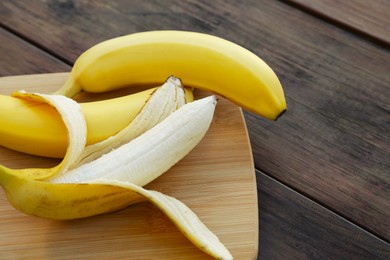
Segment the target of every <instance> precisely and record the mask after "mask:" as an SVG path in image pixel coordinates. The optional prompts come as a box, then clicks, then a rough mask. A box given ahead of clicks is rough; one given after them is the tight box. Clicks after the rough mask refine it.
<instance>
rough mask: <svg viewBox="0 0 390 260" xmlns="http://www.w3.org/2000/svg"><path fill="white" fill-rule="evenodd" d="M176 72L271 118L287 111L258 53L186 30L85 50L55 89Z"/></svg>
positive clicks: (157, 78)
mask: <svg viewBox="0 0 390 260" xmlns="http://www.w3.org/2000/svg"><path fill="white" fill-rule="evenodd" d="M172 74H173V75H175V76H177V77H179V78H181V79H183V80H184V82H183V84H184V85H185V86H190V87H194V88H200V89H205V90H209V91H212V92H215V93H217V94H219V95H221V96H223V97H225V98H227V99H229V100H231V101H232V102H234V103H236V104H237V105H239V106H241V107H243V108H244V109H246V110H249V111H251V112H254V113H256V114H258V115H261V116H263V117H265V118H268V119H272V120H275V119H277V118H278V117H279V116H280V115H281V114H282V113H283V112H284V111H285V110H286V100H285V97H284V93H283V89H282V86H281V84H280V82H279V79H278V77H277V76H276V74H275V73H274V71H273V70H272V69H271V68H270V67H269V66H268V65H267V64H266V63H265V62H264V61H263V60H262V59H260V58H259V57H258V56H256V55H255V54H253V53H252V52H250V51H249V50H247V49H245V48H243V47H241V46H239V45H237V44H234V43H232V42H230V41H227V40H224V39H222V38H218V37H215V36H211V35H207V34H202V33H195V32H185V31H151V32H142V33H135V34H130V35H127V36H123V37H119V38H115V39H111V40H107V41H105V42H102V43H99V44H97V45H95V46H93V47H92V48H90V49H89V50H87V51H85V52H84V53H83V54H82V55H81V56H80V57H79V58H78V59H77V60H76V62H75V64H74V67H73V69H72V71H71V73H70V75H69V77H68V79H67V81H66V83H65V84H64V85H63V86H62V87H61V88H60V89H59V90H58V91H57V92H56V93H57V94H62V95H66V96H68V97H73V96H74V95H76V94H77V93H78V92H80V91H81V90H84V91H87V92H104V91H109V90H114V89H118V88H123V87H128V86H130V85H137V86H138V85H151V84H159V83H161V79H164V78H167V77H168V76H169V75H172Z"/></svg>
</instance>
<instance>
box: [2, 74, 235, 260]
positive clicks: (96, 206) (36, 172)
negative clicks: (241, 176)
mask: <svg viewBox="0 0 390 260" xmlns="http://www.w3.org/2000/svg"><path fill="white" fill-rule="evenodd" d="M170 82H171V83H172V82H174V83H176V85H175V84H164V85H163V86H162V87H161V89H159V90H156V93H160V94H161V96H160V97H158V95H156V94H154V95H153V96H152V98H150V99H149V101H148V104H147V105H145V107H144V109H143V110H149V111H146V112H145V111H143V112H141V113H140V114H139V115H138V116H139V117H141V118H138V119H135V120H134V121H133V122H132V124H133V127H135V128H140V129H143V128H150V129H149V130H147V131H146V132H145V133H143V134H142V135H140V136H138V137H136V138H135V139H132V140H131V141H130V142H128V143H126V144H123V142H122V141H120V142H118V138H119V137H120V140H123V139H122V138H125V139H126V141H128V139H131V138H132V135H131V134H130V135H129V134H128V133H125V132H131V131H132V128H125V129H124V130H122V132H120V133H118V135H117V136H116V137H113V138H111V139H108V140H107V141H106V143H104V145H103V146H102V147H103V150H101V151H100V150H99V149H94V153H92V154H94V156H96V157H98V158H97V159H92V160H91V161H90V162H88V163H85V164H81V165H80V158H83V159H85V158H88V156H89V155H90V154H91V153H87V156H86V157H85V156H83V149H82V148H84V145H85V143H86V133H87V131H86V127H85V125H86V123H85V121H83V120H84V117H83V114H82V110H81V108H80V106H79V105H78V104H77V103H76V102H74V101H72V100H70V99H69V100H68V99H66V98H65V97H63V96H58V95H52V96H51V95H42V94H29V93H24V92H20V93H18V94H17V97H19V98H23V99H32V100H33V101H34V102H37V101H45V102H48V103H49V104H50V105H52V106H53V107H55V109H56V110H57V111H58V112H59V114H60V115H61V118H62V119H63V120H64V123H65V126H66V127H67V129H68V131H69V132H68V135H69V141H70V143H69V149H68V151H67V153H66V155H65V158H64V160H63V161H62V163H61V164H60V166H57V167H54V168H52V169H46V170H45V169H23V170H12V169H9V168H6V167H4V166H0V184H1V186H2V187H3V189H4V190H5V193H6V195H7V198H8V200H9V202H10V203H11V204H12V205H13V206H14V207H15V208H16V209H18V210H20V211H22V212H25V213H27V214H31V215H35V216H39V217H44V218H52V219H74V218H82V217H87V216H91V215H97V214H102V213H107V212H112V211H115V210H118V209H121V208H124V207H127V206H128V205H131V204H134V203H138V202H141V201H145V200H148V201H150V202H152V203H153V204H155V205H156V206H157V207H158V208H160V209H161V210H162V211H163V212H164V213H165V214H166V215H167V216H168V217H169V218H170V219H171V220H172V221H173V223H174V224H175V225H176V226H177V227H178V228H179V229H180V230H181V231H182V232H183V234H184V235H185V236H187V237H188V238H189V239H190V240H191V241H192V242H193V243H194V244H195V245H196V246H198V247H199V248H200V249H201V250H203V251H204V252H206V253H208V254H210V255H212V256H214V257H215V258H218V259H232V256H231V254H230V253H229V251H228V250H227V249H226V248H225V246H224V245H223V244H222V243H221V242H220V241H219V239H218V238H217V237H216V236H215V235H214V234H213V233H212V232H211V231H210V230H209V229H208V228H207V227H206V226H205V225H204V224H203V223H202V222H201V221H200V220H199V218H198V217H197V216H196V215H195V214H194V213H193V212H192V211H191V210H190V209H189V208H188V207H187V206H185V205H184V204H183V203H181V202H180V201H178V200H177V199H175V198H172V197H169V196H167V195H164V194H162V193H159V192H157V191H149V190H146V189H144V188H142V187H141V186H143V185H145V184H147V183H149V182H150V181H152V180H153V179H155V178H157V177H158V176H160V175H161V174H162V173H164V172H165V171H166V170H167V169H169V168H170V167H171V166H173V165H174V164H175V163H176V162H177V161H178V160H180V159H181V158H183V157H184V156H185V155H186V154H187V153H188V152H189V151H190V150H191V149H192V148H194V147H195V146H196V145H197V143H198V142H199V141H200V140H201V139H202V138H203V136H204V134H205V133H206V131H207V129H208V128H209V126H210V124H211V121H212V118H213V113H214V108H215V105H216V99H215V97H214V96H210V97H207V98H203V99H200V100H196V101H194V102H191V103H188V104H184V103H185V98H184V92H183V90H182V88H180V86H178V85H177V83H178V81H177V80H174V79H171V81H170ZM172 90H173V92H174V93H176V94H174V98H172V95H170V94H169V93H172ZM177 93H180V94H177ZM164 96H170V97H171V98H168V99H167V100H166V102H165V103H163V104H162V103H161V102H160V103H159V104H160V106H161V107H162V109H163V110H169V111H172V110H173V111H174V112H172V113H169V112H167V111H164V112H162V113H161V114H159V115H155V113H151V112H156V106H155V105H150V103H152V102H157V103H158V101H160V100H162V98H163V97H164ZM153 97H158V98H154V99H153ZM172 100H173V102H174V103H173V104H169V103H170V102H172ZM176 109H177V110H176ZM164 116H165V117H166V118H162V117H164ZM149 121H150V122H149ZM144 124H146V125H148V126H146V127H144V126H143V125H144ZM150 125H154V126H153V127H151V126H150ZM118 146H119V147H118ZM107 147H109V149H114V150H112V151H108V150H107V149H106V148H107ZM106 152H108V153H106ZM96 153H97V154H98V155H96ZM99 156H100V157H99ZM150 162H153V163H150ZM72 165H73V166H74V168H73V169H72V170H68V169H69V167H70V166H72Z"/></svg>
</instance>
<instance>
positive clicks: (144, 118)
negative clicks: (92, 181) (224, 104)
mask: <svg viewBox="0 0 390 260" xmlns="http://www.w3.org/2000/svg"><path fill="white" fill-rule="evenodd" d="M185 103H186V98H185V92H184V90H183V85H182V83H181V81H180V79H178V78H175V77H173V76H171V77H169V78H168V79H167V81H166V82H165V84H164V85H162V86H161V87H159V88H157V89H156V91H155V92H154V93H153V94H152V95H151V97H150V98H149V100H148V101H147V102H146V104H145V106H144V107H143V108H142V110H141V111H140V113H139V114H138V115H137V116H136V117H135V118H134V119H133V121H131V123H130V124H129V125H128V126H127V127H126V128H124V129H123V130H121V131H120V132H119V133H118V134H116V135H114V136H111V137H109V138H107V139H105V140H103V141H101V142H99V143H96V144H92V145H88V146H87V147H85V149H84V151H83V152H82V154H81V156H80V158H79V159H78V160H77V161H76V162H75V164H74V165H73V166H72V168H75V167H77V166H79V165H83V164H86V163H88V162H91V161H93V160H95V159H97V158H99V157H100V156H101V155H103V154H106V153H108V152H110V151H111V150H114V149H116V148H117V147H119V146H121V145H123V144H125V143H127V142H129V141H131V140H132V139H134V138H136V137H138V136H139V135H141V134H143V133H144V132H146V131H147V130H149V129H150V128H152V127H153V126H155V125H156V124H158V123H159V122H161V121H162V120H164V119H165V118H166V117H167V116H169V115H170V114H171V113H172V112H174V111H176V110H177V109H179V108H180V107H181V106H183V105H184V104H185Z"/></svg>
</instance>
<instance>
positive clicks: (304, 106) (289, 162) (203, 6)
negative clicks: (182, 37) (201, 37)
mask: <svg viewBox="0 0 390 260" xmlns="http://www.w3.org/2000/svg"><path fill="white" fill-rule="evenodd" d="M0 7H1V8H0V10H2V11H0V21H1V23H2V24H3V25H4V26H6V27H12V28H13V29H14V30H15V31H17V32H18V33H19V34H21V35H23V37H26V38H27V39H29V40H30V41H32V42H36V43H37V44H39V45H41V46H42V47H44V48H45V49H47V50H49V51H50V52H53V53H56V54H57V55H59V56H61V57H62V58H63V59H65V60H68V61H69V62H73V61H74V60H75V59H76V57H77V56H78V55H79V54H80V53H81V52H82V51H84V50H85V49H87V48H89V47H90V46H91V45H93V44H94V43H97V42H99V41H101V40H104V39H108V38H111V37H114V36H119V35H123V34H128V33H132V32H135V31H143V30H155V29H184V30H195V31H201V32H206V33H211V34H215V35H218V36H221V37H224V38H227V39H229V40H233V41H235V42H237V43H239V44H241V45H243V46H244V47H246V48H248V49H251V50H252V51H254V52H255V53H257V54H259V55H260V56H261V57H263V58H264V59H265V60H266V61H267V62H268V63H269V64H270V65H271V67H273V68H274V69H275V71H276V72H277V74H278V75H279V76H280V79H281V81H282V83H283V85H284V87H285V91H286V95H287V99H288V104H289V112H288V113H287V114H286V115H285V116H284V117H282V118H281V119H280V121H279V122H278V123H272V122H268V121H265V120H262V119H260V118H258V117H256V116H254V115H252V114H249V113H247V114H246V118H247V122H248V129H249V132H250V136H251V140H252V146H253V152H254V158H255V162H256V167H257V168H258V169H260V170H263V171H264V172H266V173H267V174H269V175H271V176H273V177H275V178H277V179H279V180H281V181H282V182H284V183H287V184H288V185H289V186H290V187H293V188H294V189H297V190H298V191H300V192H302V193H303V194H306V195H308V196H310V197H312V198H314V199H315V200H316V201H319V202H320V203H321V204H323V205H327V207H329V208H331V209H333V210H335V211H336V212H338V213H340V214H342V215H343V216H346V217H347V218H348V219H351V220H352V221H353V222H355V223H357V224H358V225H360V226H362V227H364V228H367V229H368V230H370V231H373V232H375V233H376V234H378V235H379V236H381V237H383V238H387V239H389V238H390V233H389V232H390V226H389V225H390V224H389V222H388V219H389V218H390V202H389V200H388V198H389V197H390V191H389V190H390V188H389V183H390V179H389V178H390V177H389V175H388V173H389V171H390V170H389V169H390V165H389V164H390V162H389V160H388V158H389V157H390V151H389V149H390V148H389V147H390V145H389V142H390V141H389V139H390V138H389V134H388V133H389V131H388V130H389V120H388V116H389V111H390V108H389V103H388V96H389V95H390V93H389V91H390V90H389V87H388V86H389V85H390V84H389V83H390V79H389V74H388V68H389V60H390V59H389V58H390V57H389V51H388V50H387V49H384V48H382V49H381V47H378V46H375V45H372V44H371V43H370V42H367V41H365V40H362V39H361V38H360V36H357V35H355V34H353V33H351V32H348V31H345V30H343V29H342V28H337V27H335V26H333V25H330V24H328V23H326V22H324V21H322V20H319V19H316V18H315V17H313V16H311V15H308V14H306V13H304V12H302V11H300V10H297V9H296V8H294V7H292V6H289V5H286V4H284V3H282V2H279V1H265V0H263V1H255V0H248V1H245V2H239V1H238V2H237V1H235V2H230V1H222V0H220V1H205V0H204V1H195V0H194V1H169V2H168V1H131V2H129V1H127V2H125V1H115V2H113V1H112V2H110V3H108V2H106V3H102V2H97V1H94V2H92V1H89V2H81V1H78V2H73V1H53V2H50V4H47V2H43V1H33V2H30V1H2V2H1V3H0ZM20 17H24V19H20ZM32 32H34V33H32Z"/></svg>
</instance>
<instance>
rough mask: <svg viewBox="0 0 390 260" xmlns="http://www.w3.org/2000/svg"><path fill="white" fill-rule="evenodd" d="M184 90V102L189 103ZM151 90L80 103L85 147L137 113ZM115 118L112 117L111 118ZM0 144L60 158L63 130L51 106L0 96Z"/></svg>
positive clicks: (188, 94)
mask: <svg viewBox="0 0 390 260" xmlns="http://www.w3.org/2000/svg"><path fill="white" fill-rule="evenodd" d="M185 90H186V98H187V102H188V101H192V100H193V96H192V91H191V90H190V89H185ZM154 91H155V88H150V89H147V90H144V91H142V92H138V93H135V94H131V95H127V96H123V97H119V98H113V99H109V100H103V101H95V102H86V103H81V104H80V106H81V109H82V111H83V113H84V115H85V118H86V123H87V130H88V133H87V144H94V143H97V142H100V141H102V140H105V139H107V138H108V137H110V136H112V135H115V134H116V133H118V132H119V131H121V130H122V129H123V128H125V127H126V126H127V125H128V124H129V123H130V122H131V121H132V120H133V119H134V117H135V116H136V115H137V114H138V113H139V112H140V110H141V109H142V108H143V106H144V105H145V102H146V101H147V100H148V99H149V97H150V95H151V94H152V93H153V92H154ZM113 115H115V116H113ZM0 122H1V123H0V145H2V146H5V147H7V148H10V149H13V150H16V151H20V152H25V153H30V154H34V155H40V156H46V157H54V158H62V157H63V156H64V154H65V151H66V147H67V134H66V128H65V126H64V124H63V122H62V121H61V117H60V116H59V115H58V113H57V112H56V110H55V109H54V108H53V107H50V105H48V104H46V103H37V102H34V101H28V100H23V99H19V98H16V97H11V96H6V95H0Z"/></svg>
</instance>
